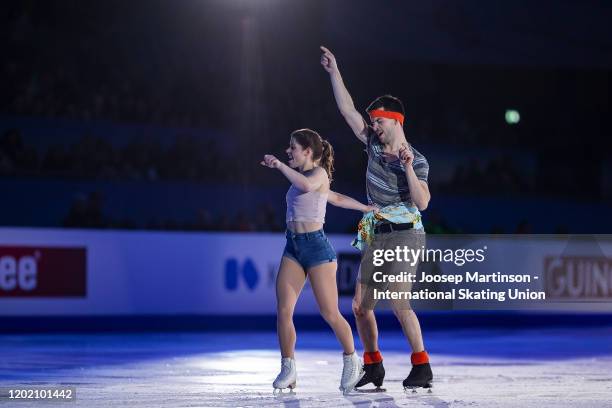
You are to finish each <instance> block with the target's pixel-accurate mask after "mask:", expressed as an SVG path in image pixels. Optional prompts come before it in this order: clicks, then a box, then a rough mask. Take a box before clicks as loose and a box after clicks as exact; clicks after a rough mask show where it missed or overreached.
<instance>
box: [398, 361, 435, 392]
mask: <svg viewBox="0 0 612 408" xmlns="http://www.w3.org/2000/svg"><path fill="white" fill-rule="evenodd" d="M432 381H433V373H432V372H431V366H430V365H429V363H424V364H419V365H413V366H412V370H410V374H408V377H406V379H405V380H404V382H403V383H402V384H403V385H404V390H409V389H411V390H412V392H416V389H417V388H427V389H428V390H429V392H431V387H432V384H431V383H432Z"/></svg>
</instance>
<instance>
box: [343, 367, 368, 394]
mask: <svg viewBox="0 0 612 408" xmlns="http://www.w3.org/2000/svg"><path fill="white" fill-rule="evenodd" d="M364 375H365V371H363V370H361V371H360V373H359V377H357V380H356V381H355V382H354V383H353V384H351V385H349V386H348V387H346V388H342V386H340V387H338V389H339V390H340V391H342V394H343V395H348V394H349V393H350V392H351V391H358V390H357V389H356V388H355V386H356V385H357V383H358V382H359V381H361V379H362V378H363V376H364Z"/></svg>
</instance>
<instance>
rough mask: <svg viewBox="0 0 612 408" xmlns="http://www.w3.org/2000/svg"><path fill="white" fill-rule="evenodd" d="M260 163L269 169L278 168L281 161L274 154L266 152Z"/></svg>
mask: <svg viewBox="0 0 612 408" xmlns="http://www.w3.org/2000/svg"><path fill="white" fill-rule="evenodd" d="M260 164H261V165H262V166H266V167H269V168H271V169H278V168H279V167H280V165H281V164H282V163H281V161H280V160H278V159H277V158H276V157H275V156H273V155H271V154H266V155H265V156H264V159H263V160H262V161H261V163H260Z"/></svg>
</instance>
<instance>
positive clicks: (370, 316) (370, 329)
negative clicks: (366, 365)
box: [353, 282, 378, 352]
mask: <svg viewBox="0 0 612 408" xmlns="http://www.w3.org/2000/svg"><path fill="white" fill-rule="evenodd" d="M362 286H363V285H362V284H360V283H359V282H357V283H356V284H355V296H354V297H353V314H354V315H355V322H356V323H357V332H358V333H359V338H360V339H361V343H362V344H363V348H364V351H365V352H375V351H378V326H377V325H376V317H375V316H374V311H373V310H371V309H365V308H363V307H361V300H362V298H361V291H362Z"/></svg>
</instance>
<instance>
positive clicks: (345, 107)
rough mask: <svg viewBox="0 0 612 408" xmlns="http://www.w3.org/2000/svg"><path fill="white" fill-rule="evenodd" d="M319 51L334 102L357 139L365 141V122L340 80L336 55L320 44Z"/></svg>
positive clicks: (366, 129) (366, 130)
mask: <svg viewBox="0 0 612 408" xmlns="http://www.w3.org/2000/svg"><path fill="white" fill-rule="evenodd" d="M321 51H323V54H322V55H321V65H323V69H325V71H327V73H329V78H330V80H331V84H332V89H333V91H334V98H335V99H336V104H337V105H338V109H339V110H340V113H341V114H342V116H343V117H344V120H346V123H347V124H348V125H349V126H350V128H351V129H352V130H353V133H355V136H357V139H359V140H361V141H362V142H363V143H367V135H368V133H367V132H368V128H367V125H366V122H365V120H364V119H363V116H361V114H360V113H359V112H358V111H357V109H355V104H354V103H353V98H351V95H350V94H349V92H348V90H347V89H346V86H345V85H344V81H343V80H342V75H340V71H339V70H338V64H337V63H336V57H334V54H332V53H331V51H330V50H328V49H327V48H325V47H323V46H321Z"/></svg>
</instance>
